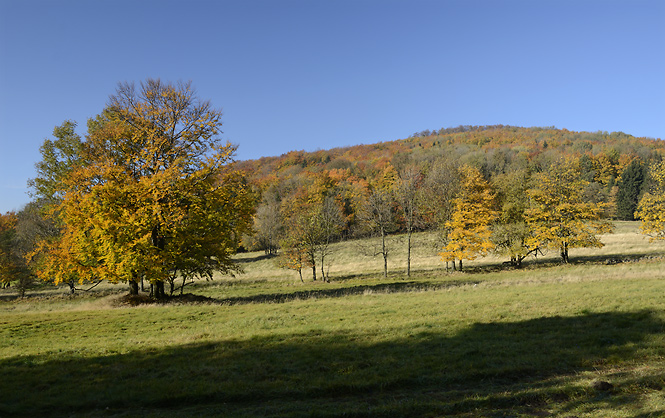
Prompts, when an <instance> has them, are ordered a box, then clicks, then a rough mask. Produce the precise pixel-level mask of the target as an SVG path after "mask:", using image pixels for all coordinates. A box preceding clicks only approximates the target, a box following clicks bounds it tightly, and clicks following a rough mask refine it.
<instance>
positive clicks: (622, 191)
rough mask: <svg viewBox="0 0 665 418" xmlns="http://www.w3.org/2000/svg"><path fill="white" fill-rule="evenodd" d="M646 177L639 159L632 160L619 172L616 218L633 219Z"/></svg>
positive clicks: (644, 169)
mask: <svg viewBox="0 0 665 418" xmlns="http://www.w3.org/2000/svg"><path fill="white" fill-rule="evenodd" d="M645 179H646V168H645V166H644V164H643V163H642V162H641V161H640V160H637V159H635V160H633V161H631V163H630V164H629V165H628V166H626V168H625V169H624V170H623V172H622V173H621V177H620V179H619V182H618V185H617V186H618V190H617V194H616V211H617V212H616V213H617V218H619V219H621V220H624V221H633V220H635V211H636V210H637V204H638V202H639V198H640V194H641V192H642V185H643V184H644V180H645Z"/></svg>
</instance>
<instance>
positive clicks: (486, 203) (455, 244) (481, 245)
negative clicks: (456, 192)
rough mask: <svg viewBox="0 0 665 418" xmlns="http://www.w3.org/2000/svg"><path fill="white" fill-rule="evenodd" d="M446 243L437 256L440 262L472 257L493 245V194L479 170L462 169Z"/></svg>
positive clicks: (479, 254) (481, 253)
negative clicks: (459, 190)
mask: <svg viewBox="0 0 665 418" xmlns="http://www.w3.org/2000/svg"><path fill="white" fill-rule="evenodd" d="M453 203H454V205H455V209H454V212H453V214H452V219H451V220H450V221H449V222H447V223H446V227H448V228H449V229H450V233H449V235H448V238H449V242H448V244H447V245H446V247H445V248H444V251H443V252H441V253H440V254H439V255H440V256H441V258H442V259H443V261H454V260H455V259H458V260H473V259H475V258H476V257H478V256H482V255H486V254H487V253H488V252H489V251H491V250H492V249H493V248H494V244H493V243H492V241H491V240H490V237H491V235H492V231H491V229H490V226H491V224H492V222H493V221H494V220H495V219H496V217H497V211H496V210H495V209H494V194H493V193H492V191H491V189H490V186H489V184H488V183H487V181H485V179H484V178H483V176H482V174H481V173H480V171H479V170H478V169H475V168H472V167H468V166H465V167H463V168H462V186H461V192H460V196H459V197H458V198H456V199H455V200H454V202H453Z"/></svg>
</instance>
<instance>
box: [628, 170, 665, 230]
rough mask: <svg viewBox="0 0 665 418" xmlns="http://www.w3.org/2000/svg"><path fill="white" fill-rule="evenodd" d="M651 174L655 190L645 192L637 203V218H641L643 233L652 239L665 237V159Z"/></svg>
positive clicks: (650, 171)
mask: <svg viewBox="0 0 665 418" xmlns="http://www.w3.org/2000/svg"><path fill="white" fill-rule="evenodd" d="M649 175H650V177H651V179H652V180H653V181H654V187H653V190H651V191H650V192H649V193H645V194H644V196H642V199H640V202H639V204H638V205H637V211H636V212H635V218H636V219H640V220H641V221H642V224H641V225H640V229H641V230H642V233H644V234H646V235H649V236H651V240H663V239H665V161H661V162H660V163H657V164H654V165H653V166H652V167H651V168H650V170H649Z"/></svg>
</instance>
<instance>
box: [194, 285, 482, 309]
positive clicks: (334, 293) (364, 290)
mask: <svg viewBox="0 0 665 418" xmlns="http://www.w3.org/2000/svg"><path fill="white" fill-rule="evenodd" d="M478 283H480V282H479V281H471V280H454V281H452V280H447V281H445V282H439V283H434V282H429V283H425V282H415V281H408V282H406V281H405V282H394V283H379V284H373V285H357V286H346V287H340V288H328V289H312V290H303V291H296V292H291V293H269V294H260V295H253V296H238V297H229V298H220V299H214V298H205V299H206V300H207V301H208V302H211V303H219V304H222V305H237V304H244V303H285V302H290V301H293V300H305V299H316V298H340V297H346V296H353V295H363V294H368V293H399V292H419V291H427V290H438V289H448V288H452V287H459V286H464V285H473V284H478Z"/></svg>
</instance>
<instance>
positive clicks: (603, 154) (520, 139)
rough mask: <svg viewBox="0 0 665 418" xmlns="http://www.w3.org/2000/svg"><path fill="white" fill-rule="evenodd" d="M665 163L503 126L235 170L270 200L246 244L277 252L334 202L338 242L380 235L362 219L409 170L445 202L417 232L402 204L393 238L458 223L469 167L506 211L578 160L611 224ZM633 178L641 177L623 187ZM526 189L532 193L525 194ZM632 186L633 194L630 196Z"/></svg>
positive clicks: (658, 151) (589, 141)
mask: <svg viewBox="0 0 665 418" xmlns="http://www.w3.org/2000/svg"><path fill="white" fill-rule="evenodd" d="M664 156H665V141H662V140H659V139H653V138H637V137H634V136H631V135H628V134H625V133H622V132H612V133H608V132H595V133H590V132H573V131H568V130H566V129H556V128H553V127H544V128H538V127H534V128H523V127H514V126H503V125H495V126H460V127H457V128H448V129H440V130H437V131H429V130H425V131H422V132H419V133H416V134H414V135H413V136H411V137H409V138H406V139H400V140H395V141H387V142H381V143H377V144H369V145H356V146H348V147H343V148H334V149H330V150H318V151H314V152H305V151H291V152H289V153H286V154H283V155H281V156H278V157H265V158H261V159H258V160H251V161H240V162H237V163H236V164H235V167H236V168H237V169H239V170H241V171H243V172H244V173H245V174H246V175H247V177H248V178H249V179H250V181H251V182H252V183H253V184H254V185H255V188H256V190H257V192H258V194H259V196H260V200H259V204H258V208H257V217H256V225H255V226H256V230H257V232H258V233H257V235H256V236H255V237H253V238H248V239H246V240H245V245H246V247H247V248H248V249H252V250H256V249H265V250H266V251H268V252H271V251H273V250H274V249H275V248H277V247H279V246H280V245H281V243H282V242H283V241H284V238H285V235H284V233H283V230H284V228H285V227H286V226H287V225H288V224H289V222H290V220H291V218H292V215H293V214H294V213H295V212H297V211H298V210H299V209H298V208H302V207H303V206H307V205H312V204H314V203H316V202H322V201H323V200H325V198H326V197H327V196H333V197H334V199H335V200H336V202H337V203H338V205H339V206H340V207H341V211H342V215H341V216H342V218H343V219H342V222H341V223H342V225H341V227H340V228H339V229H340V231H338V233H337V234H336V237H337V238H339V237H346V238H348V237H358V236H366V235H367V234H369V233H371V231H368V228H367V223H366V222H363V219H362V218H363V216H365V217H366V216H367V213H366V209H367V204H368V199H369V196H370V195H371V194H372V193H373V192H374V191H377V190H383V189H390V188H393V187H394V186H395V184H397V183H398V181H399V180H400V179H403V177H404V174H405V173H406V172H407V171H409V170H411V172H412V173H414V172H415V180H414V181H415V182H416V183H418V187H421V186H422V187H425V186H428V187H430V189H428V190H427V191H425V192H424V194H429V196H430V197H437V199H434V200H431V199H430V200H431V201H430V202H429V204H428V205H429V206H428V207H427V208H425V209H423V210H422V212H423V213H421V215H422V216H421V217H420V219H416V220H414V223H413V225H409V222H408V221H407V219H406V218H405V216H404V213H402V214H401V215H399V212H400V210H399V209H400V208H399V207H397V206H403V205H399V202H396V201H395V202H394V203H395V205H394V206H396V207H395V208H393V209H395V212H397V213H398V216H397V218H398V219H397V221H396V226H395V228H393V230H392V231H390V233H395V232H408V231H409V230H411V229H413V230H434V229H441V228H442V227H443V226H444V225H445V222H446V221H448V220H450V212H451V210H452V209H451V205H452V202H453V200H454V198H455V197H456V196H457V195H458V193H459V191H460V187H461V186H460V184H459V181H460V168H461V167H463V166H468V167H473V168H475V169H478V170H479V171H480V172H481V173H482V176H483V178H484V179H485V180H486V181H487V182H488V183H489V184H490V185H491V187H492V190H493V192H494V193H495V194H496V196H497V199H496V202H495V206H496V210H498V211H501V210H505V207H506V202H507V199H508V198H509V197H510V195H519V194H521V195H524V194H525V192H526V190H527V188H528V187H532V186H533V182H534V181H535V180H534V176H535V175H536V174H538V173H544V172H547V171H548V170H549V169H550V167H552V165H553V164H558V163H560V162H561V161H565V160H574V161H575V166H576V168H575V170H576V174H575V177H577V178H580V179H581V180H583V181H584V184H583V185H581V186H580V187H582V188H583V190H582V194H583V200H584V201H585V202H587V203H593V204H598V205H601V206H603V205H604V206H603V207H605V208H606V209H605V212H604V214H603V216H604V217H605V218H606V219H621V220H633V219H634V217H633V214H634V212H635V207H636V205H637V201H638V199H639V196H640V194H641V193H642V192H643V191H644V190H646V187H647V186H648V182H647V179H646V169H647V167H648V166H649V165H651V164H653V163H655V162H658V161H661V160H663V157H664ZM631 164H632V166H631ZM628 167H630V170H628ZM631 173H632V174H631ZM629 174H630V175H634V176H637V179H631V182H630V183H629V181H628V179H625V180H623V181H622V180H621V178H622V176H628V175H629ZM520 183H523V186H524V187H523V188H522V189H519V190H517V189H515V188H516V187H517V185H518V184H520ZM622 186H623V187H624V189H626V188H629V189H627V190H621V188H622ZM522 203H524V202H522ZM317 204H318V203H317ZM426 206H427V205H426ZM402 209H403V207H402ZM364 212H365V213H364ZM416 221H417V222H416Z"/></svg>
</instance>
